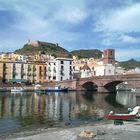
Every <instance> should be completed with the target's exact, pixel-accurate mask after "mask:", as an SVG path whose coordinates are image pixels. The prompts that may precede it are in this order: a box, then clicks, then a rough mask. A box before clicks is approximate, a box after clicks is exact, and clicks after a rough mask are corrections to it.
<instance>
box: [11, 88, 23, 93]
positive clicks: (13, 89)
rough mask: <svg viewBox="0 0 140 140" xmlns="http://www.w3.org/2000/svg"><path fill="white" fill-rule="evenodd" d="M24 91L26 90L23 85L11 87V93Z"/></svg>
mask: <svg viewBox="0 0 140 140" xmlns="http://www.w3.org/2000/svg"><path fill="white" fill-rule="evenodd" d="M22 91H24V88H23V87H13V88H12V89H11V93H15V92H22Z"/></svg>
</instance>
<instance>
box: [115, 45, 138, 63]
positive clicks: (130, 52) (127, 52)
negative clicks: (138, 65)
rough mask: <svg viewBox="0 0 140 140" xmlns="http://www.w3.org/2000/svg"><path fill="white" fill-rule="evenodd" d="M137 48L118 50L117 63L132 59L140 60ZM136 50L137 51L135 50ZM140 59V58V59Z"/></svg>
mask: <svg viewBox="0 0 140 140" xmlns="http://www.w3.org/2000/svg"><path fill="white" fill-rule="evenodd" d="M135 47H136V46H133V47H132V48H131V49H130V48H129V49H116V53H115V54H116V60H117V61H126V60H129V59H131V58H133V59H138V56H139V54H140V49H139V47H138V48H137V47H136V48H135ZM134 48H135V49H134ZM139 58H140V57H139Z"/></svg>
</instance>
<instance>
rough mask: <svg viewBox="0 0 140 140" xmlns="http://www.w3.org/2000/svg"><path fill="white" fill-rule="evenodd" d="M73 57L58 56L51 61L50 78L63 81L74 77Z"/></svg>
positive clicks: (49, 66)
mask: <svg viewBox="0 0 140 140" xmlns="http://www.w3.org/2000/svg"><path fill="white" fill-rule="evenodd" d="M72 62H73V59H71V58H56V59H54V60H50V61H49V65H48V80H50V81H62V80H71V79H73V67H72Z"/></svg>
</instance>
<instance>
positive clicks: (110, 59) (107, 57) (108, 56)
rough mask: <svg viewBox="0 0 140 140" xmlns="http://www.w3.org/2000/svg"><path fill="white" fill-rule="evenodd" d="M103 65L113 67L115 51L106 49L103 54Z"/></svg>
mask: <svg viewBox="0 0 140 140" xmlns="http://www.w3.org/2000/svg"><path fill="white" fill-rule="evenodd" d="M103 63H104V64H112V65H115V50H114V49H106V50H104V53H103Z"/></svg>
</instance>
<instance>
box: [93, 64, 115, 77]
mask: <svg viewBox="0 0 140 140" xmlns="http://www.w3.org/2000/svg"><path fill="white" fill-rule="evenodd" d="M94 73H95V75H96V76H103V75H115V66H113V65H112V64H106V65H96V66H95V67H94Z"/></svg>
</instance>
